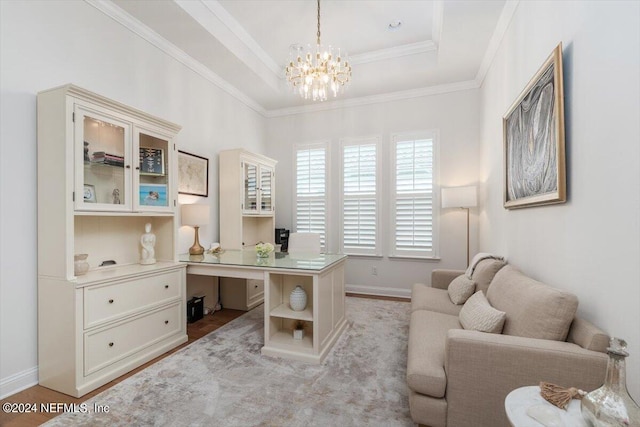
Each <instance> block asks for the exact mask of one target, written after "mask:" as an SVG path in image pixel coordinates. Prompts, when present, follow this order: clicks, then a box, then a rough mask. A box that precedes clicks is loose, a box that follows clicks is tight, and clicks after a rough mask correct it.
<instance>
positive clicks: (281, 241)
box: [276, 228, 289, 252]
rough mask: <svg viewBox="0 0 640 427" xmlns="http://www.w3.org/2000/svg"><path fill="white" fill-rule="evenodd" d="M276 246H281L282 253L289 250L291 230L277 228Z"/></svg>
mask: <svg viewBox="0 0 640 427" xmlns="http://www.w3.org/2000/svg"><path fill="white" fill-rule="evenodd" d="M276 245H281V246H280V252H287V250H288V249H289V230H287V229H286V228H276Z"/></svg>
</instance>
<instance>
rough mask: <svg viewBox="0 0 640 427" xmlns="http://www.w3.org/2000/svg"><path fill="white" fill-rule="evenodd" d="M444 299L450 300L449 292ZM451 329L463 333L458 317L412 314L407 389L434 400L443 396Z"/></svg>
mask: <svg viewBox="0 0 640 427" xmlns="http://www.w3.org/2000/svg"><path fill="white" fill-rule="evenodd" d="M445 296H446V298H447V299H448V298H449V297H448V296H447V293H446V291H445ZM449 304H451V303H449ZM449 329H460V323H459V322H458V317H457V316H452V315H449V314H443V313H436V312H433V311H427V310H416V311H414V312H413V313H411V324H410V326H409V349H408V357H407V385H408V386H409V388H410V389H411V390H413V391H415V392H417V393H421V394H426V395H429V396H432V397H443V396H444V392H445V390H446V388H447V377H446V375H445V372H444V355H445V344H446V339H447V331H449Z"/></svg>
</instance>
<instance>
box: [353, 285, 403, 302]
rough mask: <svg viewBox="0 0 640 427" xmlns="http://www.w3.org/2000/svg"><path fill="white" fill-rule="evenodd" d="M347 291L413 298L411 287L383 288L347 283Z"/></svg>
mask: <svg viewBox="0 0 640 427" xmlns="http://www.w3.org/2000/svg"><path fill="white" fill-rule="evenodd" d="M345 288H346V291H347V292H351V293H353V294H362V295H376V296H381V297H399V298H407V299H411V289H399V288H383V287H380V286H363V285H349V284H346V285H345Z"/></svg>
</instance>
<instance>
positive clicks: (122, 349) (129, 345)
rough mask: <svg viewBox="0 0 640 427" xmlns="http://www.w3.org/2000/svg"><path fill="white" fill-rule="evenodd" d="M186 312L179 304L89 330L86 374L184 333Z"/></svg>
mask: <svg viewBox="0 0 640 427" xmlns="http://www.w3.org/2000/svg"><path fill="white" fill-rule="evenodd" d="M182 311H183V310H182V306H181V304H180V303H177V304H173V305H170V306H168V307H165V308H161V309H158V310H155V311H152V312H150V313H148V314H146V315H144V316H142V317H138V318H135V319H133V320H130V321H128V322H126V323H121V324H119V325H117V326H113V327H111V328H107V329H103V330H100V331H96V332H87V333H85V334H84V374H85V376H86V375H89V374H91V373H93V372H96V371H98V370H100V369H102V368H104V367H105V366H108V365H110V364H112V363H115V362H117V361H118V360H121V359H123V358H125V357H127V356H130V355H131V354H133V353H135V352H137V351H140V350H141V349H143V348H145V347H148V346H150V345H152V344H155V343H156V342H159V341H161V340H163V339H164V338H167V337H169V336H171V335H174V334H177V333H178V332H180V330H181V327H180V319H181V314H182Z"/></svg>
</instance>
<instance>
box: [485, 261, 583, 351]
mask: <svg viewBox="0 0 640 427" xmlns="http://www.w3.org/2000/svg"><path fill="white" fill-rule="evenodd" d="M487 299H488V300H489V303H490V304H491V305H492V306H493V307H494V308H496V309H498V310H501V311H504V312H505V313H507V318H506V320H505V322H504V329H503V330H502V333H503V334H506V335H517V336H521V337H529V338H540V339H547V340H556V341H564V340H565V339H566V338H567V333H568V331H569V326H570V325H571V322H572V321H573V318H574V316H575V314H576V310H577V308H578V298H577V297H576V296H575V295H573V294H571V293H568V292H563V291H561V290H559V289H555V288H552V287H550V286H547V285H545V284H544V283H540V282H538V281H536V280H533V279H531V278H530V277H527V276H525V275H524V274H522V273H521V272H520V271H518V270H517V269H516V268H514V267H512V266H510V265H508V266H506V267H504V268H502V269H501V270H500V271H499V272H498V273H497V274H496V276H495V277H494V279H493V281H492V282H491V286H489V290H488V291H487Z"/></svg>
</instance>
